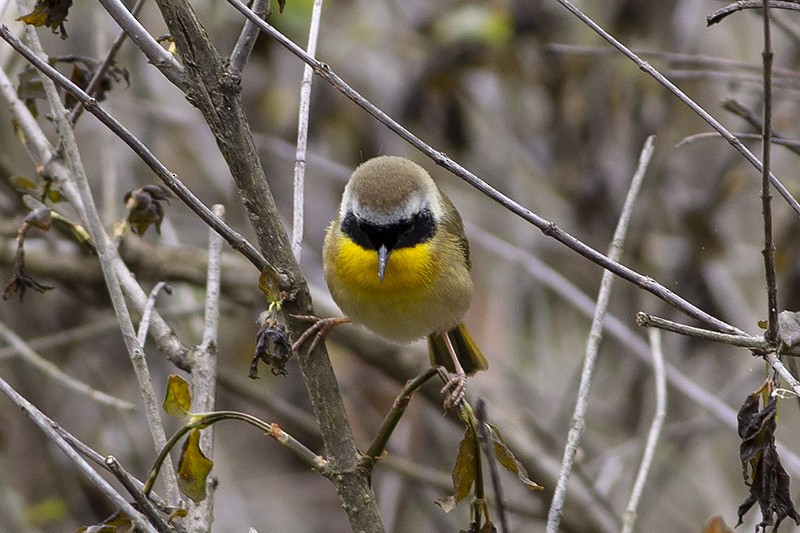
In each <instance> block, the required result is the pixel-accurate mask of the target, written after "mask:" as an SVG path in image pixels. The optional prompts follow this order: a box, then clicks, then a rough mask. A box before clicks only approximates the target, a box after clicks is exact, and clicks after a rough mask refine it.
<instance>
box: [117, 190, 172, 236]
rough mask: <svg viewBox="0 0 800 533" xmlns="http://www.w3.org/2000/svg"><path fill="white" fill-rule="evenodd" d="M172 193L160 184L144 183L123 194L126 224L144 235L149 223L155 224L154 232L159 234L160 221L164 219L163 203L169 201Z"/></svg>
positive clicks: (138, 233) (135, 231)
mask: <svg viewBox="0 0 800 533" xmlns="http://www.w3.org/2000/svg"><path fill="white" fill-rule="evenodd" d="M170 198H172V193H171V192H169V189H167V188H165V187H162V186H161V185H145V186H144V187H142V188H141V189H135V190H133V191H129V192H127V193H126V194H125V206H126V207H127V208H128V224H130V226H131V230H133V232H134V233H136V234H137V235H140V236H141V235H144V232H145V231H147V228H148V227H150V224H155V227H156V233H158V234H159V235H161V222H162V221H163V220H164V205H163V203H162V202H167V203H169V199H170Z"/></svg>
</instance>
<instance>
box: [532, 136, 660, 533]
mask: <svg viewBox="0 0 800 533" xmlns="http://www.w3.org/2000/svg"><path fill="white" fill-rule="evenodd" d="M654 146H655V137H653V136H650V137H648V138H647V141H646V142H645V144H644V147H643V148H642V152H641V154H640V155H639V166H638V168H637V169H636V172H635V173H634V175H633V178H632V179H631V185H630V187H629V188H628V194H627V196H626V198H625V204H624V205H623V208H622V213H621V214H620V217H619V222H618V223H617V228H616V230H615V231H614V238H613V239H612V241H611V246H610V247H609V248H610V249H609V254H608V255H609V258H610V259H611V260H613V261H616V260H618V259H619V257H620V256H621V255H622V247H623V243H624V242H625V235H626V234H627V232H628V226H629V225H630V219H631V215H632V213H633V206H634V204H635V202H636V197H637V196H638V194H639V190H640V189H641V185H642V181H643V180H644V174H645V171H646V170H647V166H648V165H649V163H650V158H651V157H652V155H653V149H654ZM613 281H614V278H613V276H612V275H611V273H610V272H608V271H605V272H603V279H602V281H601V282H600V291H599V292H598V295H597V306H596V308H595V313H594V317H592V326H591V329H590V331H589V338H588V339H587V341H586V355H585V358H584V360H583V370H582V371H581V381H580V385H578V397H577V399H576V401H575V411H574V412H573V415H572V423H571V424H570V428H569V434H568V435H567V444H566V446H565V447H564V456H563V458H562V461H561V471H560V472H559V475H558V482H557V484H556V489H555V494H554V495H553V500H552V502H551V503H550V511H549V512H548V515H547V531H548V533H556V532H557V531H558V526H559V524H560V522H561V515H562V513H563V510H564V501H565V500H566V494H567V482H568V481H569V477H570V475H571V474H572V468H573V465H574V463H575V454H576V453H577V451H578V446H579V445H580V442H581V437H582V436H583V430H584V428H585V427H586V411H587V409H588V407H589V391H590V389H591V386H592V378H593V377H594V365H595V361H596V360H597V354H598V352H599V350H600V341H601V340H602V339H603V322H604V321H605V316H606V311H607V310H608V302H609V299H610V295H611V286H612V284H613Z"/></svg>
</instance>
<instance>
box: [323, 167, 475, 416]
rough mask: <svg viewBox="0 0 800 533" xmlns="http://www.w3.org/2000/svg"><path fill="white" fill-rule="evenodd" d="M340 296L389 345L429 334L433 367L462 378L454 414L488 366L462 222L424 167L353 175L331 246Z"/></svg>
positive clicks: (327, 249)
mask: <svg viewBox="0 0 800 533" xmlns="http://www.w3.org/2000/svg"><path fill="white" fill-rule="evenodd" d="M323 266H324V270H325V280H326V282H327V284H328V288H329V289H330V292H331V296H333V299H334V301H335V302H336V303H337V304H338V305H339V307H340V308H341V309H342V311H344V313H345V314H346V315H347V316H348V317H349V318H350V319H351V320H352V321H353V322H355V323H357V324H361V325H364V326H366V327H367V328H368V329H370V330H372V331H373V332H375V333H376V334H378V335H379V336H381V337H384V338H385V339H387V340H390V341H397V342H410V341H413V340H416V339H420V338H422V337H425V336H427V337H428V348H429V351H430V356H431V364H432V365H442V366H444V367H445V368H447V369H448V370H449V371H450V372H453V373H455V375H454V377H453V378H452V379H451V380H450V382H448V384H447V385H445V388H444V389H443V391H449V392H450V396H449V397H448V398H447V399H446V400H445V408H446V409H447V410H449V409H451V408H452V407H454V406H455V405H456V404H457V403H458V402H459V401H461V399H462V398H463V396H464V390H465V387H466V375H467V374H473V373H475V372H476V371H478V370H485V369H486V368H488V363H487V362H486V358H485V357H484V356H483V353H481V351H480V349H479V348H478V347H477V345H476V344H475V342H474V341H473V340H472V337H471V336H470V335H469V333H468V332H467V330H466V328H465V327H464V325H463V324H462V323H461V320H462V319H463V318H464V315H465V314H466V312H467V310H468V309H469V306H470V301H471V300H472V292H473V289H472V278H471V277H470V259H469V243H468V242H467V239H466V237H465V236H464V226H463V223H462V222H461V216H460V215H459V214H458V211H457V210H456V208H455V206H454V205H453V203H452V202H451V201H450V199H449V198H448V197H447V196H445V194H444V193H443V192H442V191H441V190H440V189H439V188H438V187H437V186H436V184H435V183H434V181H433V179H432V178H431V177H430V175H429V174H428V172H427V171H425V169H424V168H422V167H421V166H419V165H417V164H416V163H414V162H412V161H409V160H408V159H405V158H402V157H395V156H380V157H375V158H373V159H370V160H368V161H366V162H364V163H362V164H361V165H360V166H359V167H358V168H356V170H355V171H354V172H353V175H352V176H351V177H350V180H349V181H348V182H347V186H346V187H345V189H344V194H343V195H342V203H341V207H340V208H339V213H338V215H337V216H336V218H335V219H334V220H333V222H331V224H330V226H329V227H328V231H327V234H326V236H325V244H324V247H323Z"/></svg>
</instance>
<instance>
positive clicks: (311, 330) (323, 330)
mask: <svg viewBox="0 0 800 533" xmlns="http://www.w3.org/2000/svg"><path fill="white" fill-rule="evenodd" d="M292 317H294V318H296V319H298V320H304V321H306V322H313V323H312V324H311V325H310V326H309V327H308V329H306V330H305V331H304V332H303V334H302V335H300V338H299V339H297V341H295V343H294V344H293V345H292V350H293V351H295V352H297V351H298V350H299V349H300V347H301V346H303V344H305V343H306V342H307V341H308V339H310V338H311V336H312V335H313V336H314V339H313V340H312V341H311V345H310V346H309V347H308V353H311V352H313V351H314V348H316V347H317V344H318V343H319V342H320V341H324V340H325V338H326V337H327V336H328V334H329V333H330V332H331V330H332V329H333V328H335V327H336V326H338V325H339V324H347V323H348V322H350V319H349V318H347V317H346V316H339V317H332V318H319V317H318V316H314V315H292Z"/></svg>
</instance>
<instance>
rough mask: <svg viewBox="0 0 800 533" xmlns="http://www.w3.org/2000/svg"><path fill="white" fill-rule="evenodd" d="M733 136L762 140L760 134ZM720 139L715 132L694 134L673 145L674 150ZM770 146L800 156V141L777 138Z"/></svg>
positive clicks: (737, 133) (738, 133)
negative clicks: (782, 147)
mask: <svg viewBox="0 0 800 533" xmlns="http://www.w3.org/2000/svg"><path fill="white" fill-rule="evenodd" d="M734 135H736V136H737V137H739V138H740V139H747V140H752V141H760V140H761V139H762V138H763V136H762V135H761V134H760V133H743V132H736V133H734ZM721 138H722V137H721V136H720V134H719V133H717V132H716V131H706V132H704V133H695V134H694V135H688V136H686V137H684V138H683V139H681V141H680V142H679V143H677V144H676V145H675V148H680V147H681V146H683V145H685V144H691V143H693V142H695V141H699V140H702V139H721ZM772 144H777V145H780V146H784V147H786V148H787V149H789V150H791V151H792V152H794V153H796V154H800V141H795V140H792V139H784V138H779V137H773V138H772Z"/></svg>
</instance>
